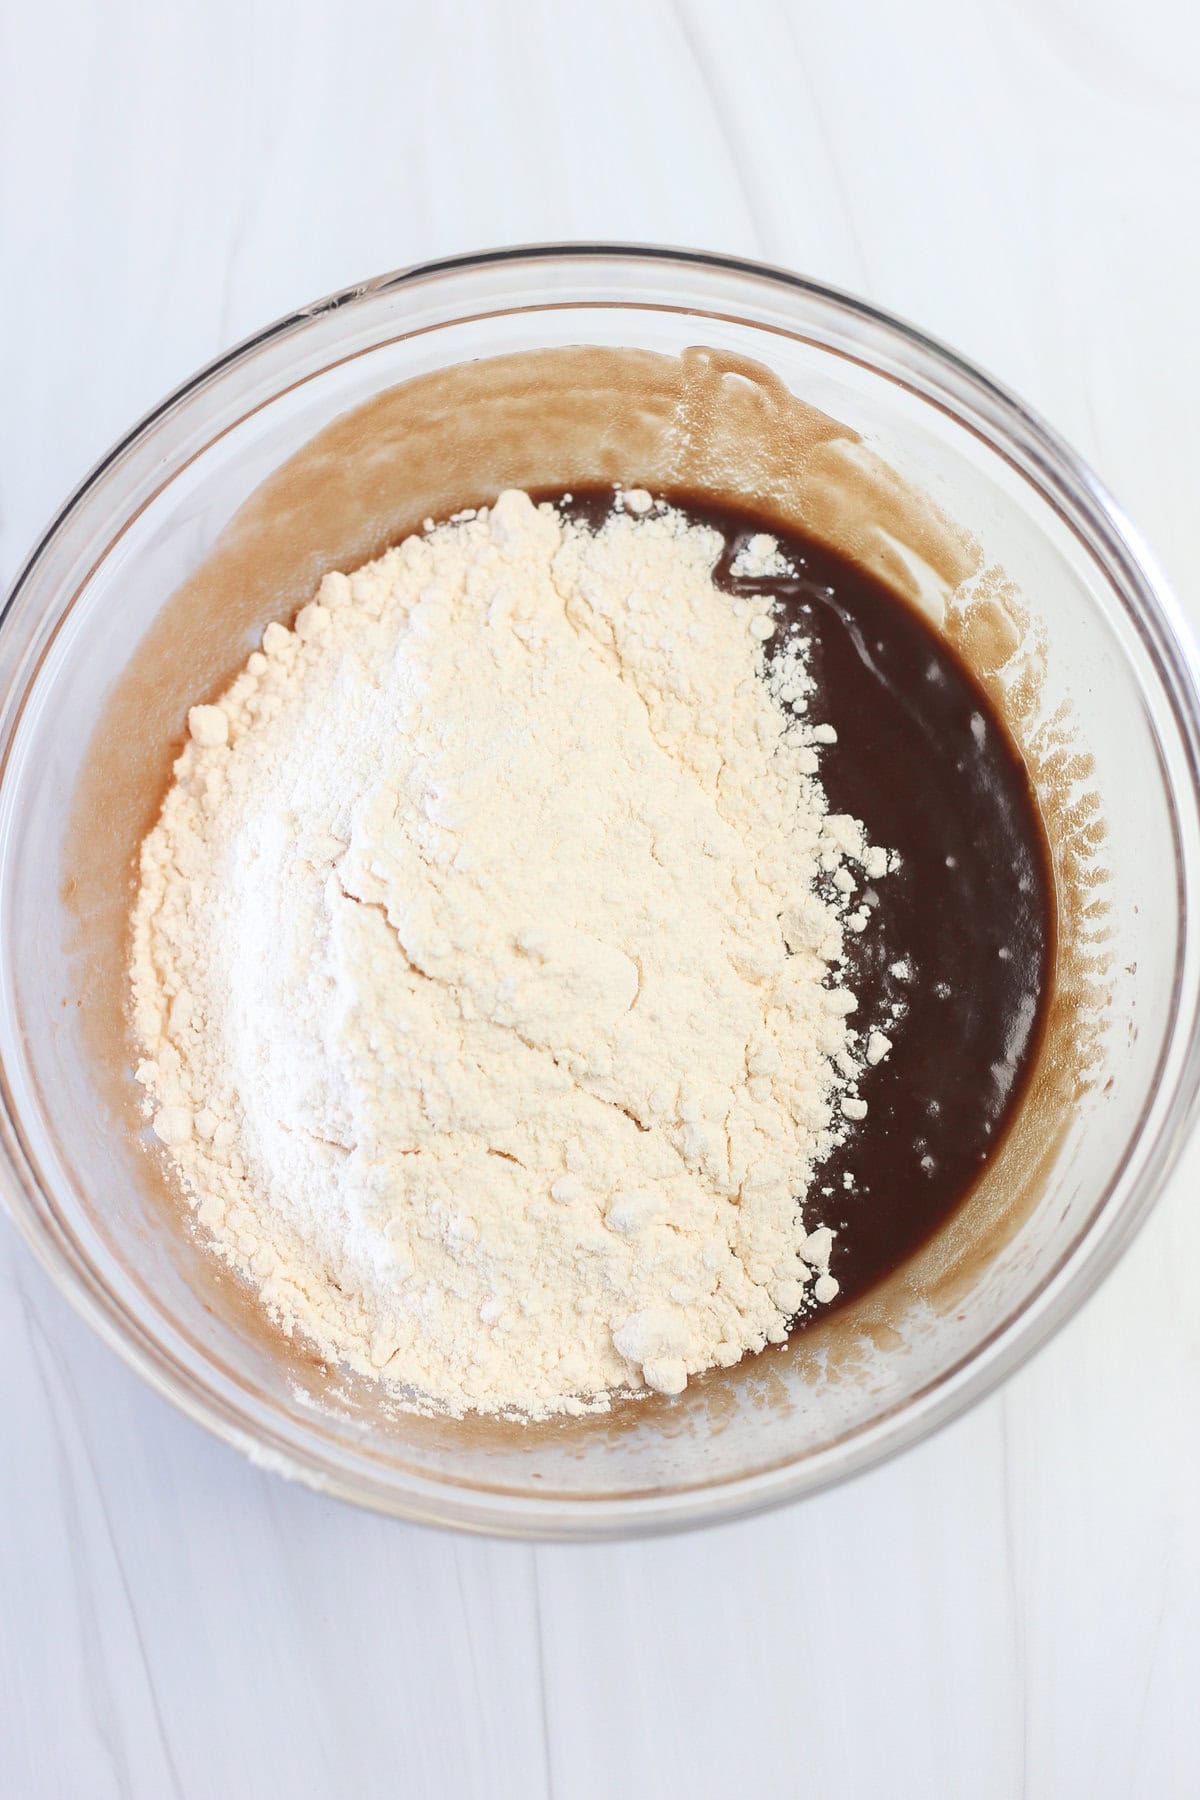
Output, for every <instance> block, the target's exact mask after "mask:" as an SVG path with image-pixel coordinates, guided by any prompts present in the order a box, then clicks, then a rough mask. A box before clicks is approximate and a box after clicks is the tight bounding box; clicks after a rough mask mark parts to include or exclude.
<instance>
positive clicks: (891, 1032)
mask: <svg viewBox="0 0 1200 1800" xmlns="http://www.w3.org/2000/svg"><path fill="white" fill-rule="evenodd" d="M538 497H539V498H550V499H555V500H559V496H556V495H541V496H538ZM663 498H665V499H667V500H669V501H670V503H671V504H672V505H673V506H677V507H679V508H680V509H681V510H682V511H684V512H685V513H687V515H688V516H689V517H690V518H692V519H694V520H695V521H696V522H697V523H700V524H704V525H711V526H714V527H715V528H716V529H717V530H718V531H720V532H721V533H722V534H723V536H724V538H725V540H726V544H727V550H726V554H725V555H724V557H723V558H722V559H721V562H720V563H719V565H718V568H717V571H716V579H717V583H718V585H719V586H720V587H723V588H725V589H727V590H728V591H729V592H730V593H734V594H736V593H738V592H745V593H756V594H771V595H774V596H776V597H777V598H778V600H779V602H780V613H781V617H780V619H779V624H778V628H777V631H776V636H775V639H774V642H775V643H776V644H778V643H780V642H782V641H783V640H784V638H785V637H786V627H787V626H788V625H789V624H790V623H791V622H792V621H797V622H798V623H799V625H800V628H801V631H802V633H803V636H804V637H805V638H806V639H807V640H808V643H809V646H810V649H809V658H808V667H809V672H810V674H811V675H812V676H813V677H814V679H815V681H816V683H817V689H816V692H815V693H814V694H812V695H810V696H809V702H808V712H807V714H806V715H805V716H806V717H807V719H808V720H809V721H811V723H813V724H819V723H825V724H830V725H832V726H833V727H834V728H835V729H836V731H837V734H838V737H837V742H836V743H835V744H831V745H829V746H827V747H824V748H821V749H820V751H819V754H820V779H821V782H822V784H823V786H824V789H825V793H826V795H827V796H828V799H829V805H830V809H831V810H832V811H833V812H846V813H851V814H853V816H854V817H855V818H857V819H861V820H862V821H863V823H864V824H865V826H866V830H867V840H868V842H869V843H872V844H881V845H883V846H885V847H886V848H887V849H889V850H894V851H897V852H898V853H899V857H900V863H899V867H898V868H896V869H895V870H893V872H892V873H890V874H889V875H887V876H886V877H885V879H884V880H882V881H880V882H878V883H871V882H866V883H865V884H864V885H863V887H862V888H860V890H859V893H858V895H856V896H855V899H856V901H857V899H859V898H862V897H865V898H866V899H867V900H868V902H871V903H872V904H873V906H874V910H873V912H872V916H871V921H870V923H869V924H868V926H867V928H866V930H865V931H864V932H863V933H862V935H861V936H856V935H855V934H854V933H853V932H847V934H846V937H847V946H848V950H849V954H850V966H849V968H848V970H847V981H848V985H849V986H850V987H851V988H852V989H853V990H854V992H855V993H856V994H857V995H858V1012H857V1013H856V1014H855V1016H854V1018H853V1020H852V1023H853V1024H854V1025H855V1026H856V1027H857V1029H858V1030H859V1031H860V1032H861V1033H862V1034H863V1037H862V1040H861V1042H862V1043H865V1041H866V1034H867V1033H868V1032H870V1031H871V1030H873V1029H874V1030H878V1031H882V1032H883V1033H884V1034H885V1035H886V1036H887V1037H889V1038H890V1039H891V1040H892V1043H893V1046H894V1047H893V1049H892V1052H891V1054H890V1055H889V1056H888V1057H886V1058H885V1059H884V1060H883V1061H882V1062H880V1063H878V1064H877V1065H876V1066H875V1067H874V1068H867V1069H866V1071H865V1073H864V1075H863V1077H862V1081H861V1084H860V1091H861V1094H862V1097H863V1099H864V1100H865V1101H866V1102H867V1106H868V1111H867V1116H866V1118H865V1119H864V1120H862V1121H861V1123H859V1124H856V1125H853V1126H851V1127H850V1129H849V1131H848V1133H847V1136H846V1141H845V1143H844V1144H843V1145H842V1146H841V1147H840V1148H839V1149H837V1150H835V1151H834V1152H833V1154H832V1155H831V1156H829V1157H828V1158H827V1159H826V1161H825V1162H824V1163H823V1164H822V1165H821V1166H820V1168H819V1169H818V1171H817V1177H816V1181H815V1184H814V1192H813V1195H812V1197H811V1199H810V1202H809V1206H808V1208H807V1211H808V1217H809V1220H810V1222H811V1223H817V1222H820V1223H822V1224H826V1225H832V1226H834V1227H835V1228H836V1230H837V1239H836V1244H835V1249H834V1253H833V1260H832V1264H831V1272H832V1273H833V1274H834V1275H836V1276H837V1278H838V1281H839V1282H840V1283H841V1293H840V1295H839V1298H838V1300H837V1301H836V1302H835V1303H834V1304H835V1305H842V1304H844V1303H845V1302H846V1301H848V1300H852V1299H855V1298H857V1297H858V1296H860V1295H861V1294H863V1293H864V1292H865V1291H866V1290H867V1289H868V1288H870V1287H872V1286H873V1285H874V1284H875V1283H876V1282H878V1281H880V1280H882V1279H883V1278H884V1277H885V1276H887V1275H889V1274H891V1273H892V1272H893V1271H894V1270H895V1269H896V1268H898V1267H899V1266H900V1265H901V1264H903V1263H904V1262H905V1261H907V1259H908V1258H909V1257H911V1256H912V1255H913V1254H914V1253H915V1252H916V1251H917V1250H919V1249H920V1248H921V1246H922V1245H923V1244H924V1243H925V1242H926V1241H927V1240H928V1238H929V1237H930V1236H931V1235H932V1233H933V1232H934V1231H935V1230H936V1229H937V1227H938V1226H939V1225H940V1224H941V1223H942V1222H943V1220H945V1219H946V1218H947V1216H948V1215H949V1214H950V1213H952V1212H953V1211H954V1210H955V1208H956V1207H958V1206H959V1205H960V1204H961V1203H962V1201H963V1200H964V1198H965V1197H966V1195H967V1193H968V1192H969V1190H970V1189H971V1187H972V1185H973V1184H974V1182H975V1180H976V1178H977V1177H978V1175H979V1172H980V1169H981V1167H982V1165H983V1164H984V1162H986V1160H987V1158H988V1157H989V1156H990V1155H991V1154H992V1153H993V1152H994V1150H995V1149H996V1147H997V1145H998V1144H999V1142H1000V1140H1001V1139H1002V1137H1003V1135H1004V1131H1005V1128H1006V1126H1007V1125H1008V1123H1009V1121H1010V1119H1011V1118H1012V1116H1013V1114H1014V1112H1015V1110H1016V1107H1017V1104H1018V1102H1019V1100H1020V1098H1021V1095H1022V1092H1023V1090H1024V1086H1025V1083H1026V1080H1027V1078H1028V1075H1029V1073H1030V1070H1031V1069H1032V1067H1033V1064H1034V1062H1035V1060H1036V1055H1037V1049H1038V1045H1039V1042H1040V1038H1041V1033H1042V1028H1043V1025H1044V1022H1045V1015H1046V1010H1047V1005H1048V1001H1049V998H1050V988H1051V981H1052V977H1053V966H1054V918H1055V912H1054V887H1053V876H1052V873H1051V867H1050V857H1049V852H1048V848H1047V845H1046V839H1045V834H1044V831H1043V829H1042V823H1041V819H1040V816H1039V814H1038V809H1037V804H1036V801H1035V799H1034V796H1033V792H1032V789H1031V787H1030V784H1029V778H1028V776H1027V774H1026V771H1025V766H1024V763H1023V762H1022V760H1021V757H1020V754H1019V753H1018V751H1017V749H1016V747H1015V745H1014V744H1013V742H1012V739H1011V738H1010V737H1009V735H1008V732H1007V730H1006V728H1005V726H1004V724H1003V723H1002V721H1001V719H1000V718H999V716H998V714H997V713H996V710H995V708H994V707H993V706H992V704H991V702H990V701H989V699H988V697H987V695H986V694H985V693H984V691H983V689H982V688H981V687H980V685H979V683H978V681H977V680H976V679H975V677H974V676H973V675H972V674H971V672H970V670H969V669H968V668H967V667H966V665H965V664H964V663H963V662H962V661H961V659H960V658H959V657H958V655H957V654H956V653H955V651H954V650H953V649H952V647H951V646H950V645H949V644H948V643H947V642H946V641H945V640H944V639H943V638H942V637H940V636H939V635H938V634H937V633H936V632H935V631H934V630H933V628H932V627H931V626H930V625H929V624H927V623H926V621H925V620H924V619H923V618H922V617H921V616H920V615H919V614H918V613H917V612H916V611H915V610H914V609H913V608H911V607H910V606H908V605H907V604H906V603H905V602H904V601H903V600H901V599H899V598H898V597H897V596H896V595H895V594H894V593H893V592H892V591H891V590H890V589H889V588H886V587H884V585H883V584H882V583H881V582H879V581H876V580H875V579H874V578H873V577H872V576H869V575H867V574H865V573H864V572H863V570H861V569H860V568H857V567H856V566H855V565H854V564H852V563H849V562H846V561H844V560H843V559H842V558H841V557H839V556H837V555H835V554H834V553H832V552H831V551H829V550H826V549H824V548H822V547H821V546H820V545H818V544H815V543H812V542H810V541H808V540H807V539H804V538H799V537H796V536H789V535H786V534H784V533H781V532H780V530H779V528H778V527H777V525H776V524H775V523H774V522H773V521H771V520H769V519H765V518H763V517H761V516H760V517H756V516H755V515H754V513H753V512H752V511H750V510H744V511H743V510H741V509H734V508H731V507H724V506H722V507H714V506H712V505H710V504H707V503H706V502H705V501H704V500H702V499H698V498H697V497H695V496H690V495H687V494H675V493H671V494H667V495H664V496H663ZM611 508H612V492H611V490H610V489H604V490H596V491H593V492H588V493H578V492H577V493H575V494H574V495H573V496H572V499H571V500H570V502H569V503H565V504H562V510H563V511H564V512H565V513H566V514H568V515H569V516H570V517H572V518H576V519H579V520H581V521H582V522H584V523H586V524H588V525H590V526H592V527H596V526H599V525H600V524H601V523H602V522H603V520H604V518H605V517H607V515H608V514H609V512H610V511H611ZM762 531H766V532H770V533H771V535H772V536H774V537H776V538H777V539H778V541H779V545H780V549H781V550H782V552H783V554H784V555H785V556H786V558H787V559H788V561H789V563H791V565H792V566H793V567H794V568H795V569H796V570H797V576H796V577H794V578H792V577H789V578H786V579H780V578H765V579H764V578H757V579H755V580H741V579H738V578H737V577H735V576H734V575H733V574H732V572H731V565H732V563H733V561H734V559H735V557H736V555H737V552H738V550H739V548H740V547H741V546H743V545H744V544H745V543H746V542H747V540H748V539H749V538H750V537H752V536H753V535H754V534H755V533H756V532H762ZM769 654H770V646H768V655H769ZM829 1310H830V1309H829V1308H828V1307H822V1308H821V1309H820V1313H821V1316H823V1317H824V1316H828V1313H829ZM810 1316H811V1315H810ZM798 1322H800V1323H802V1322H803V1321H802V1320H801V1321H798Z"/></svg>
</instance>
